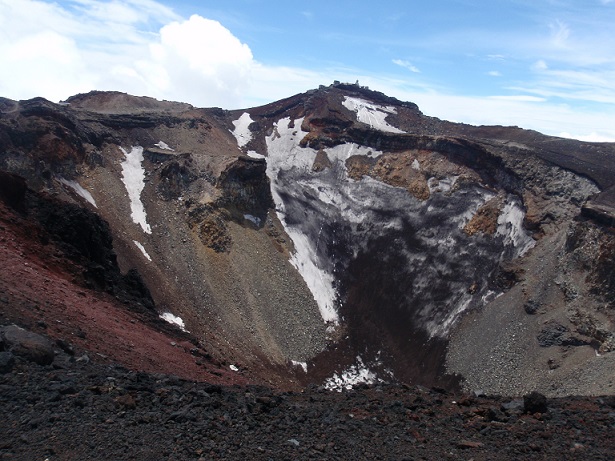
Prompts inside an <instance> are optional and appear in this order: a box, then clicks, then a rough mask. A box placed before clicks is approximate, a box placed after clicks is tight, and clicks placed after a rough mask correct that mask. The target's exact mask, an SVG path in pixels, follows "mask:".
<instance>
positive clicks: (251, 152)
mask: <svg viewBox="0 0 615 461" xmlns="http://www.w3.org/2000/svg"><path fill="white" fill-rule="evenodd" d="M247 155H248V157H252V158H266V157H265V156H264V155H261V154H259V153H258V152H256V151H255V150H249V151H248V154H247Z"/></svg>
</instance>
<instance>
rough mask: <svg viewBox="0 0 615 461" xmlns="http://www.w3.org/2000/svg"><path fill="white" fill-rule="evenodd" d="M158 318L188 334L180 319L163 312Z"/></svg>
mask: <svg viewBox="0 0 615 461" xmlns="http://www.w3.org/2000/svg"><path fill="white" fill-rule="evenodd" d="M160 318H161V319H162V320H164V321H165V322H168V323H170V324H172V325H175V326H177V327H179V328H180V330H182V331H185V332H187V333H188V330H186V326H185V325H184V321H183V320H182V319H181V317H178V316H176V315H173V314H171V313H170V312H164V313H163V314H160Z"/></svg>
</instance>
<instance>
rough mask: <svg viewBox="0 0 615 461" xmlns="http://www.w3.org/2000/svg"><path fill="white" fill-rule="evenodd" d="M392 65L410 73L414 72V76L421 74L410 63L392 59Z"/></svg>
mask: <svg viewBox="0 0 615 461" xmlns="http://www.w3.org/2000/svg"><path fill="white" fill-rule="evenodd" d="M393 64H396V65H398V66H400V67H403V68H404V69H408V70H409V71H410V72H414V73H415V74H419V73H420V72H421V71H420V70H419V68H418V67H416V66H415V65H413V64H412V63H411V62H410V61H406V60H403V59H393Z"/></svg>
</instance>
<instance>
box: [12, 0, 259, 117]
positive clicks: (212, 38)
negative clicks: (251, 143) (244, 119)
mask: <svg viewBox="0 0 615 461" xmlns="http://www.w3.org/2000/svg"><path fill="white" fill-rule="evenodd" d="M0 27H2V28H3V29H4V30H3V32H2V33H1V35H0V94H2V95H3V96H7V97H11V98H15V99H24V98H31V97H34V96H44V97H46V98H48V99H51V100H56V101H57V100H60V99H65V98H66V97H68V96H70V95H72V94H75V93H77V92H85V91H89V90H92V89H99V90H120V91H126V92H129V93H132V94H137V95H149V96H153V97H156V98H160V99H173V100H180V101H188V102H191V103H193V104H196V105H207V106H215V105H219V106H224V107H230V106H239V105H241V103H242V94H243V93H245V91H246V89H247V88H248V86H249V85H250V75H251V70H252V68H253V67H254V66H255V65H256V63H255V61H254V59H253V56H252V52H251V51H250V48H249V47H248V46H247V45H246V44H244V43H241V41H240V40H239V39H237V38H236V37H235V36H234V35H233V34H232V33H231V32H230V31H229V30H228V29H226V28H225V27H224V26H222V25H221V24H220V23H219V22H217V21H213V20H210V19H205V18H203V17H201V16H197V15H194V16H192V17H190V18H189V19H187V20H184V19H182V18H180V17H179V16H177V15H176V14H175V13H173V11H172V10H171V9H169V8H167V7H165V6H163V5H161V4H159V3H157V2H153V1H150V0H125V1H113V2H108V1H99V0H76V1H75V2H74V5H73V7H72V8H68V7H67V8H63V7H61V6H59V5H57V4H53V3H46V2H42V1H37V0H0Z"/></svg>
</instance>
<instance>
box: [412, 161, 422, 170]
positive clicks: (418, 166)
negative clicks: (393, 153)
mask: <svg viewBox="0 0 615 461" xmlns="http://www.w3.org/2000/svg"><path fill="white" fill-rule="evenodd" d="M412 168H414V169H415V170H417V171H421V164H420V163H419V161H418V160H417V159H414V160H413V161H412Z"/></svg>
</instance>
